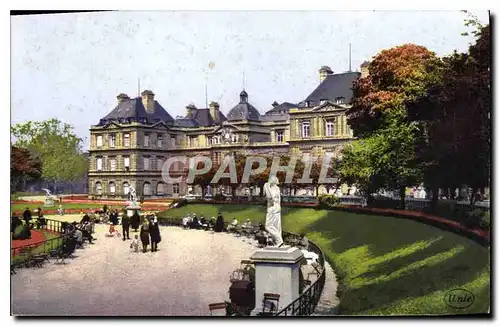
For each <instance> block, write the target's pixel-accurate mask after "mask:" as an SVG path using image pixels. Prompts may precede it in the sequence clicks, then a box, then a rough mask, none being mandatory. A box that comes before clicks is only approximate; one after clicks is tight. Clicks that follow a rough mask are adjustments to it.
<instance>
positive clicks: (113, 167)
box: [109, 157, 116, 171]
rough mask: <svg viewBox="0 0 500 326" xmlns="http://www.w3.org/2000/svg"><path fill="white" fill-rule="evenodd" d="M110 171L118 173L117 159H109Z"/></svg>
mask: <svg viewBox="0 0 500 326" xmlns="http://www.w3.org/2000/svg"><path fill="white" fill-rule="evenodd" d="M109 170H110V171H116V157H110V158H109Z"/></svg>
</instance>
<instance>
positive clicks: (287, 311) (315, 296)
mask: <svg viewBox="0 0 500 326" xmlns="http://www.w3.org/2000/svg"><path fill="white" fill-rule="evenodd" d="M283 233H288V232H283ZM309 250H310V251H312V252H314V253H316V254H317V255H318V257H319V258H318V262H319V264H320V266H321V274H320V275H319V276H318V279H316V281H315V282H314V283H313V284H311V285H310V286H309V288H307V290H306V291H304V292H302V294H301V295H300V296H299V297H298V298H297V299H295V300H294V301H293V302H292V303H290V304H289V305H288V306H286V307H285V308H283V309H281V310H280V311H279V312H278V313H277V314H276V315H275V316H308V315H311V314H313V313H314V310H315V309H316V306H317V305H318V301H319V298H320V297H321V294H322V293H323V288H324V286H325V256H324V254H323V251H322V250H321V248H320V247H318V245H316V244H315V243H314V242H312V241H310V240H309Z"/></svg>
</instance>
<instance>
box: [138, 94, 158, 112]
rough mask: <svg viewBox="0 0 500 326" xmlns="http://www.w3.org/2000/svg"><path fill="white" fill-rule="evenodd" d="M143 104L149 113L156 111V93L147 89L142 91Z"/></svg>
mask: <svg viewBox="0 0 500 326" xmlns="http://www.w3.org/2000/svg"><path fill="white" fill-rule="evenodd" d="M141 97H142V105H144V108H146V112H147V113H154V112H155V94H154V93H153V92H151V91H148V90H145V91H143V92H142V93H141Z"/></svg>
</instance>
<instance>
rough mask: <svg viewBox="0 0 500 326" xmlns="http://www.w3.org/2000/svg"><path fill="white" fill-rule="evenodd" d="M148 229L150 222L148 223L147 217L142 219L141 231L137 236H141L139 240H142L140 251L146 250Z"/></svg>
mask: <svg viewBox="0 0 500 326" xmlns="http://www.w3.org/2000/svg"><path fill="white" fill-rule="evenodd" d="M149 229H150V223H149V221H148V219H147V218H144V221H143V223H142V225H141V232H140V235H139V237H140V238H141V242H142V252H146V251H148V245H149Z"/></svg>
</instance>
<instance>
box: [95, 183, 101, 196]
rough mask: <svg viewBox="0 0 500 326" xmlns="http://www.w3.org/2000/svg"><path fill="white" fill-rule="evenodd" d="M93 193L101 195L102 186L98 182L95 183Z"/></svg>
mask: <svg viewBox="0 0 500 326" xmlns="http://www.w3.org/2000/svg"><path fill="white" fill-rule="evenodd" d="M95 193H96V194H98V195H102V184H101V182H99V181H97V182H96V183H95Z"/></svg>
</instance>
